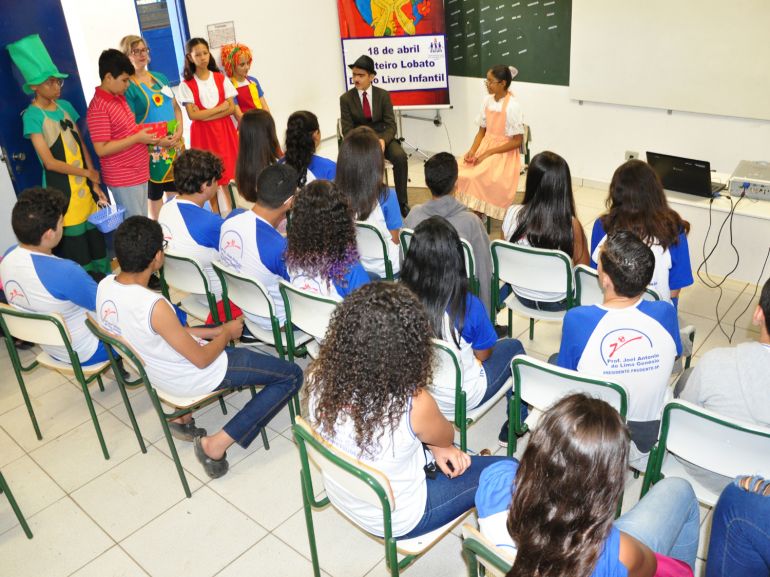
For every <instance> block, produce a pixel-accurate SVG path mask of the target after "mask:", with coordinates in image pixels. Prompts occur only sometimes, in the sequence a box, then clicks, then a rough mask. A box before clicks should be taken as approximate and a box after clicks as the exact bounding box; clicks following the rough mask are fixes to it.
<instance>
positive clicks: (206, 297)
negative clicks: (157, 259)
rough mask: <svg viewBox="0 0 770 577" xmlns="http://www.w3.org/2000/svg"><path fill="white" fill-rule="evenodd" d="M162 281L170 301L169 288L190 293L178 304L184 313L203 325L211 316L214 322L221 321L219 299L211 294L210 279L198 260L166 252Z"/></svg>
mask: <svg viewBox="0 0 770 577" xmlns="http://www.w3.org/2000/svg"><path fill="white" fill-rule="evenodd" d="M160 280H161V288H162V291H163V296H164V297H166V298H167V299H168V300H169V301H171V295H170V294H169V287H174V288H175V289H177V290H180V291H182V292H186V293H188V296H186V297H185V298H183V299H182V301H181V302H180V303H179V304H178V306H179V307H180V308H181V309H182V310H183V311H185V312H186V313H188V314H190V315H192V316H193V317H195V318H196V319H198V320H200V321H201V322H203V323H205V322H206V319H207V317H208V315H209V314H211V318H212V319H214V322H217V321H219V313H218V312H217V297H216V295H215V294H214V293H213V292H211V289H210V287H209V279H208V277H207V276H206V273H205V272H204V270H203V267H202V266H201V264H200V263H199V262H198V261H197V260H196V259H194V258H190V257H187V256H183V255H181V254H177V253H175V252H173V251H169V250H166V252H165V257H164V262H163V266H162V267H161V269H160Z"/></svg>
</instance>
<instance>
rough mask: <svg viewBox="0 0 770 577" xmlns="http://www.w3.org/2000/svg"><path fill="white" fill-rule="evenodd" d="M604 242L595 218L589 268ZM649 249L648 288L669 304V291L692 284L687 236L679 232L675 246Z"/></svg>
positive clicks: (598, 222)
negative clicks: (651, 263)
mask: <svg viewBox="0 0 770 577" xmlns="http://www.w3.org/2000/svg"><path fill="white" fill-rule="evenodd" d="M606 240H607V233H606V232H605V231H604V226H602V221H601V219H600V218H597V219H596V221H595V222H594V228H593V232H592V233H591V266H592V267H594V268H596V263H597V261H598V259H599V250H600V249H601V246H602V244H604V242H605V241H606ZM650 249H651V250H652V254H653V255H655V270H654V272H653V273H652V280H651V281H650V284H649V287H650V288H651V289H652V290H654V291H655V292H656V293H658V296H659V297H660V299H661V300H664V301H668V302H671V291H674V290H678V289H681V288H684V287H687V286H690V285H691V284H692V283H693V282H694V281H693V278H692V267H691V265H690V249H689V247H688V245H687V235H686V234H685V233H684V231H681V232H680V233H679V238H678V239H677V243H676V244H672V245H671V246H669V247H668V248H665V249H664V248H663V247H662V246H660V244H658V243H657V242H655V243H653V244H652V245H651V246H650Z"/></svg>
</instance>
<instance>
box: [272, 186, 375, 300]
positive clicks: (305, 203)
mask: <svg viewBox="0 0 770 577" xmlns="http://www.w3.org/2000/svg"><path fill="white" fill-rule="evenodd" d="M286 240H287V242H288V247H287V249H286V268H287V269H288V271H289V278H290V279H291V284H293V285H294V286H296V287H298V288H301V289H303V290H306V291H309V292H312V293H315V294H320V295H323V296H330V297H333V298H339V299H342V298H344V297H345V296H347V295H348V294H349V293H351V292H353V291H354V290H356V289H357V288H358V287H360V286H362V285H365V284H366V283H368V282H369V275H367V274H366V271H365V270H364V267H362V266H361V263H360V262H359V260H358V249H357V248H356V229H355V225H354V224H353V217H352V216H351V215H350V207H349V205H348V200H347V198H346V197H345V196H343V195H342V193H340V191H339V190H337V187H336V186H335V185H334V183H333V182H330V181H328V180H314V181H313V182H311V183H310V184H308V185H307V186H306V187H305V188H303V189H302V190H301V191H300V192H298V193H297V195H296V196H295V197H294V205H293V207H292V213H291V227H289V230H288V234H287V235H286Z"/></svg>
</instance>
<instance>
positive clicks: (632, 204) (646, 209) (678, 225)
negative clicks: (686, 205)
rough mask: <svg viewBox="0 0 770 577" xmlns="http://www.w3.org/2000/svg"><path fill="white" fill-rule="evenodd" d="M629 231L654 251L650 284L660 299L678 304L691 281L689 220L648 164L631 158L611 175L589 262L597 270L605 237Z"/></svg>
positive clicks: (592, 235)
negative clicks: (674, 206)
mask: <svg viewBox="0 0 770 577" xmlns="http://www.w3.org/2000/svg"><path fill="white" fill-rule="evenodd" d="M618 230H629V231H631V232H633V233H634V234H635V235H636V236H638V237H639V238H641V239H642V240H643V241H644V242H645V243H647V245H648V246H649V247H650V248H651V249H652V252H653V254H654V255H655V272H654V273H653V275H652V282H651V283H650V288H651V289H653V290H654V291H655V292H657V293H658V295H660V298H661V300H666V301H669V302H672V303H673V304H674V306H678V303H679V291H680V290H681V289H683V288H684V287H688V286H690V285H691V284H692V283H693V278H692V268H691V266H690V251H689V248H688V246H687V233H688V232H690V223H689V222H687V221H686V220H684V219H683V218H682V217H681V216H679V214H678V213H677V212H676V211H675V210H672V209H671V207H669V206H668V202H667V201H666V195H665V194H664V193H663V185H662V184H661V182H660V179H659V178H658V175H657V174H655V171H654V170H652V167H650V165H649V164H647V163H646V162H642V161H641V160H629V161H628V162H625V163H624V164H621V165H620V166H619V167H618V169H617V170H616V171H615V174H613V175H612V182H610V192H609V196H608V197H607V213H606V214H604V215H603V216H600V217H599V218H597V219H596V222H594V229H593V232H592V234H591V266H592V267H594V268H596V262H597V260H598V256H599V249H600V247H601V245H602V243H603V242H604V241H605V240H606V238H607V236H608V235H610V234H612V233H613V232H615V231H618Z"/></svg>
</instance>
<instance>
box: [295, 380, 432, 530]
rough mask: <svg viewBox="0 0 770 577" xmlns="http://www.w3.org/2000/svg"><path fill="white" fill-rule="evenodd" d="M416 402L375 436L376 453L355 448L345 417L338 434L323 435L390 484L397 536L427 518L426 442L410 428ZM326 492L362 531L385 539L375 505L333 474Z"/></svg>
mask: <svg viewBox="0 0 770 577" xmlns="http://www.w3.org/2000/svg"><path fill="white" fill-rule="evenodd" d="M316 404H317V399H316V397H315V396H314V395H311V396H310V397H309V413H308V414H309V415H311V418H312V415H315V407H316ZM411 413H412V400H411V399H409V401H408V404H407V407H406V410H405V411H404V413H403V414H402V415H401V418H400V419H399V421H398V423H396V425H395V426H394V427H392V428H391V427H389V426H386V427H385V430H384V431H383V433H382V435H379V436H375V439H374V440H373V444H374V445H375V446H374V447H373V448H372V451H371V453H366V454H362V453H361V451H360V449H359V448H358V444H357V443H356V431H355V424H354V423H353V419H351V418H349V417H348V416H347V415H345V414H341V415H340V416H339V419H338V420H337V423H336V424H335V426H334V431H330V432H327V431H324V430H321V431H320V433H321V435H322V436H323V437H324V438H325V439H326V440H327V441H328V442H329V443H331V444H332V445H334V446H335V447H336V448H338V449H339V450H341V451H343V452H345V453H347V454H348V455H350V456H351V457H353V458H355V459H359V460H360V461H361V462H363V463H364V464H367V465H369V466H371V467H374V468H375V469H377V470H378V471H381V472H382V473H383V474H384V475H385V476H386V477H387V478H388V480H389V481H390V487H391V489H392V491H393V497H394V502H395V509H394V510H393V511H392V512H391V529H392V531H393V535H394V536H396V537H398V536H400V535H406V534H407V533H409V531H411V530H412V529H414V527H416V526H417V523H419V522H420V519H422V516H423V514H424V513H425V503H426V501H427V499H428V488H427V482H426V480H425V471H424V470H423V467H425V465H427V464H428V460H427V459H426V456H425V451H424V449H423V446H422V442H421V441H420V439H418V438H417V435H415V434H414V431H413V430H412V424H411V421H410V419H411ZM324 486H325V488H326V493H327V495H328V496H329V499H330V500H331V502H332V503H334V506H335V507H337V508H338V509H340V510H341V511H342V512H343V513H345V516H347V517H348V518H350V519H352V520H353V521H354V522H355V523H356V524H357V525H358V526H359V527H361V528H362V529H364V530H365V531H367V532H369V533H372V534H374V535H380V536H382V535H383V532H384V529H383V522H382V507H380V506H379V505H377V506H374V505H371V504H369V503H367V502H366V501H364V500H362V499H361V498H360V497H358V496H356V495H354V494H352V493H350V492H349V491H348V490H347V489H346V488H345V486H344V485H343V484H341V483H337V482H336V481H335V479H334V474H333V473H330V474H329V475H326V476H325V477H324Z"/></svg>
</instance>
